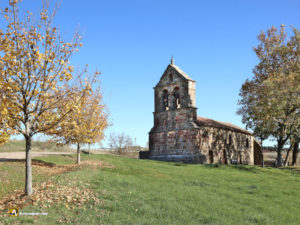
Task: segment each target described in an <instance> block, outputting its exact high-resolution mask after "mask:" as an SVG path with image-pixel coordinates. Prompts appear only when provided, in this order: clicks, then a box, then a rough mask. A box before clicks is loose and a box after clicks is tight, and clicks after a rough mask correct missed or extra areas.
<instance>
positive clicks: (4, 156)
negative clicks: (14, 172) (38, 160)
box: [0, 152, 74, 162]
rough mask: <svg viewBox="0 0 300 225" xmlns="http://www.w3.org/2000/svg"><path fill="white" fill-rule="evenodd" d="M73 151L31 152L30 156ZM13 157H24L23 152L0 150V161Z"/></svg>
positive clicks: (12, 158) (66, 153)
mask: <svg viewBox="0 0 300 225" xmlns="http://www.w3.org/2000/svg"><path fill="white" fill-rule="evenodd" d="M70 154H74V152H31V157H32V158H34V157H38V156H46V155H70ZM14 159H25V152H1V153H0V162H1V161H9V160H14Z"/></svg>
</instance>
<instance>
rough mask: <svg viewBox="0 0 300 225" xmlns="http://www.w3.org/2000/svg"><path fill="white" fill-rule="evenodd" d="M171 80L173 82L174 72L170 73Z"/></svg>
mask: <svg viewBox="0 0 300 225" xmlns="http://www.w3.org/2000/svg"><path fill="white" fill-rule="evenodd" d="M169 81H170V82H173V74H172V73H170V74H169Z"/></svg>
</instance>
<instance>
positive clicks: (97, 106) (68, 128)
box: [47, 88, 108, 164]
mask: <svg viewBox="0 0 300 225" xmlns="http://www.w3.org/2000/svg"><path fill="white" fill-rule="evenodd" d="M79 89H81V88H79ZM74 108H75V109H74V110H73V111H72V112H71V113H69V114H68V115H67V116H66V118H65V119H64V121H63V122H62V123H60V125H59V126H57V127H55V128H53V129H51V130H48V132H47V134H48V135H51V136H54V137H55V139H56V140H57V141H58V142H60V143H63V144H76V145H77V161H76V163H77V164H79V163H80V152H81V145H82V144H89V145H90V144H94V143H97V142H100V141H101V140H102V139H103V138H104V133H103V132H104V130H105V129H106V128H107V127H108V113H107V112H106V107H105V105H104V104H102V94H101V92H100V88H97V89H96V90H95V91H91V93H89V94H88V95H85V96H84V97H83V98H81V100H80V101H76V104H75V105H74ZM63 111H64V110H63ZM63 111H62V113H63Z"/></svg>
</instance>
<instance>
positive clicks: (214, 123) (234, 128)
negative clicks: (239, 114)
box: [196, 116, 252, 135]
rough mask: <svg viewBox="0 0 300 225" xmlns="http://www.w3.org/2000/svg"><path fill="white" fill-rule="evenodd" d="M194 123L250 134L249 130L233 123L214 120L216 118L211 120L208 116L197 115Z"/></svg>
mask: <svg viewBox="0 0 300 225" xmlns="http://www.w3.org/2000/svg"><path fill="white" fill-rule="evenodd" d="M196 123H197V125H198V126H209V127H216V128H222V129H226V130H232V131H237V132H240V133H245V134H250V135H252V133H251V132H249V131H247V130H245V129H243V128H240V127H238V126H236V125H233V124H231V123H226V122H220V121H216V120H212V119H208V118H204V117H200V116H198V117H197V121H196Z"/></svg>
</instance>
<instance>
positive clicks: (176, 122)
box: [148, 59, 260, 164]
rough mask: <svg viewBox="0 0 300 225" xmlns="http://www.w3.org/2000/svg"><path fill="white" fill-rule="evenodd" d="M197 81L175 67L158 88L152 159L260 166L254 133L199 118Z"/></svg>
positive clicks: (155, 91) (167, 73) (164, 77)
mask: <svg viewBox="0 0 300 225" xmlns="http://www.w3.org/2000/svg"><path fill="white" fill-rule="evenodd" d="M195 85H196V81H195V80H192V79H191V78H190V77H189V76H188V75H187V74H186V73H184V72H183V71H182V70H181V69H180V68H179V67H177V66H176V65H175V64H174V61H173V59H171V64H169V65H168V67H167V69H166V70H165V71H164V73H163V75H162V77H161V78H160V81H159V82H158V84H157V85H156V86H155V87H154V100H155V112H154V126H153V128H152V129H151V131H150V132H149V153H148V154H149V155H148V157H149V158H150V159H156V160H164V161H181V162H191V163H223V164H230V163H239V164H254V163H255V164H259V160H260V153H259V152H260V148H259V147H260V146H259V144H258V143H257V141H256V140H255V138H254V137H253V135H252V133H251V132H249V131H247V130H244V129H242V128H240V127H237V126H235V125H233V124H230V123H225V122H219V121H216V120H212V119H207V118H203V117H197V108H196V93H195V90H196V89H195Z"/></svg>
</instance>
